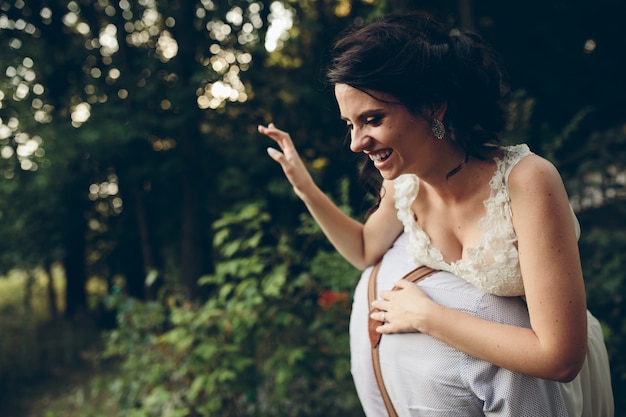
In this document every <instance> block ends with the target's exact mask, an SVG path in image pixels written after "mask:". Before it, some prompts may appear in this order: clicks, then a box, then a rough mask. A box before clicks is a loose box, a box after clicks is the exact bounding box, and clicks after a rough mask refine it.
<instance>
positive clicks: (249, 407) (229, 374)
mask: <svg viewBox="0 0 626 417" xmlns="http://www.w3.org/2000/svg"><path fill="white" fill-rule="evenodd" d="M269 221H270V215H269V214H268V213H266V212H265V211H264V210H263V208H262V206H260V205H257V204H249V205H246V206H245V207H243V208H242V209H241V210H240V211H238V212H236V213H231V214H227V215H225V216H224V217H223V218H222V219H221V220H219V221H218V222H216V223H215V225H214V228H215V239H214V247H215V250H216V252H217V256H216V259H218V261H217V262H216V264H215V265H216V266H215V272H214V273H213V274H211V275H209V276H205V277H203V278H202V279H201V284H202V285H203V286H205V287H206V288H208V289H209V290H210V291H209V293H210V294H212V296H210V297H209V298H208V299H207V300H206V301H205V302H203V303H194V302H192V301H189V300H184V299H180V298H178V297H175V296H171V295H170V296H169V297H166V298H165V299H164V300H163V301H162V302H147V303H140V302H137V301H135V300H132V299H123V298H119V299H117V303H118V304H117V305H118V311H119V314H118V328H117V329H116V330H114V331H112V332H111V333H110V334H109V338H108V343H107V349H106V351H105V357H119V358H121V359H122V372H121V374H120V376H119V377H118V378H117V379H116V380H115V381H114V383H113V384H111V386H110V387H111V388H110V389H111V391H112V393H113V394H115V395H116V396H117V398H118V400H119V403H120V408H121V409H122V414H121V415H124V416H133V417H136V416H142V417H143V416H146V417H147V416H159V417H161V416H163V417H167V416H172V417H173V416H220V417H228V416H237V417H244V416H267V417H270V416H281V417H285V416H299V417H306V416H320V415H323V416H330V417H332V416H350V415H353V416H362V411H361V407H360V404H359V402H358V399H357V397H356V393H355V391H354V388H353V385H352V379H351V376H350V353H349V342H348V320H349V314H350V311H349V310H350V299H351V297H350V296H349V294H350V293H351V290H352V288H353V287H354V284H355V282H356V279H357V278H358V272H357V271H356V270H354V269H352V268H351V267H350V266H348V265H347V264H346V263H345V262H344V261H343V260H342V259H341V258H339V255H337V254H336V253H335V252H334V251H332V250H328V251H325V250H317V251H316V253H317V255H316V256H313V257H312V258H308V259H307V258H304V257H303V256H302V253H304V252H306V251H307V250H306V248H305V247H303V245H304V246H307V245H311V242H317V243H319V231H318V230H316V228H314V227H303V228H302V229H301V230H300V231H299V232H298V233H295V234H294V233H288V232H287V231H282V232H281V231H276V230H274V231H273V232H271V233H269V232H264V230H271V228H269V227H267V225H266V223H268V222H269ZM307 242H308V243H307ZM312 246H316V245H312ZM317 246H319V245H317ZM294 248H297V249H298V250H295V249H294ZM303 249H304V250H303Z"/></svg>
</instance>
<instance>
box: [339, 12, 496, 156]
mask: <svg viewBox="0 0 626 417" xmlns="http://www.w3.org/2000/svg"><path fill="white" fill-rule="evenodd" d="M332 53H333V57H332V61H331V64H330V67H329V68H328V71H327V79H328V81H329V82H330V83H331V84H332V85H336V84H347V85H350V86H352V87H354V88H357V89H360V90H374V91H380V92H383V93H386V94H389V95H391V96H393V97H394V98H395V99H397V100H398V101H399V102H400V103H401V104H403V105H405V106H406V107H407V108H408V109H409V110H410V111H412V112H413V113H415V114H418V115H420V116H422V117H425V118H430V117H431V115H432V113H433V112H434V111H436V110H437V109H439V108H440V106H442V105H443V104H446V105H447V110H446V113H445V116H444V119H443V123H444V125H445V126H446V129H447V132H448V135H449V137H450V139H452V140H454V141H455V143H457V145H458V146H460V147H461V148H462V149H463V150H464V151H465V153H466V155H468V157H469V156H474V157H477V158H482V157H483V156H484V151H485V149H486V148H485V147H486V146H487V145H488V144H494V143H497V142H498V132H500V131H501V130H502V129H503V128H504V126H505V121H506V119H505V114H506V113H505V108H504V104H503V98H504V97H505V95H506V93H508V85H507V82H506V77H505V73H504V71H503V69H502V68H501V66H500V64H499V63H498V60H497V57H496V55H495V53H494V51H493V50H492V48H491V47H490V46H489V45H488V44H487V43H486V42H485V41H484V40H483V39H482V37H480V36H479V35H478V34H476V33H473V32H468V31H459V30H457V29H451V28H449V27H448V26H446V25H444V24H442V23H441V22H438V21H436V20H435V19H433V18H432V17H431V16H430V15H428V14H426V13H411V14H403V15H388V16H385V17H383V18H380V19H378V20H376V21H374V22H373V23H371V24H369V25H367V26H365V27H362V28H360V29H357V30H354V31H352V32H350V33H348V34H346V35H345V36H343V37H342V38H340V39H339V40H338V41H337V42H336V43H335V44H334V47H333V49H332Z"/></svg>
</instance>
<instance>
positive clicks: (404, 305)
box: [371, 280, 437, 334]
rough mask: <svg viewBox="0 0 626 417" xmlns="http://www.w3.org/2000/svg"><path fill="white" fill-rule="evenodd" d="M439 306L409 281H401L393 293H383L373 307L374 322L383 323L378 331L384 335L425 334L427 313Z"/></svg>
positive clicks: (373, 303)
mask: <svg viewBox="0 0 626 417" xmlns="http://www.w3.org/2000/svg"><path fill="white" fill-rule="evenodd" d="M434 305H437V304H436V303H435V302H434V301H433V300H431V299H430V298H429V297H428V296H427V295H426V293H424V291H422V290H421V289H420V288H419V287H418V286H417V285H415V283H413V282H411V281H409V280H400V281H398V282H397V283H396V285H395V289H394V290H393V291H381V293H380V296H379V298H378V299H377V300H374V301H373V302H372V307H374V308H377V309H379V310H381V311H379V312H376V313H372V315H371V317H372V318H373V319H374V320H378V321H381V322H382V321H383V320H384V323H383V325H381V326H379V327H378V328H377V329H376V331H377V332H379V333H383V334H390V333H410V332H423V331H424V326H425V323H426V316H427V311H428V309H429V308H431V307H432V306H434Z"/></svg>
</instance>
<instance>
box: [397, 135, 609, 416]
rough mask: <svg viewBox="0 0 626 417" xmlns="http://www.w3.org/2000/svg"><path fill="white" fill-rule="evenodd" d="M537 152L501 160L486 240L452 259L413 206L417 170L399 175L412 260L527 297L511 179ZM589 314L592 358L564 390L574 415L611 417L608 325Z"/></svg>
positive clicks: (512, 152) (507, 151) (520, 148)
mask: <svg viewBox="0 0 626 417" xmlns="http://www.w3.org/2000/svg"><path fill="white" fill-rule="evenodd" d="M531 154H532V152H531V151H530V149H529V148H528V146H527V145H524V144H522V145H516V146H511V147H506V148H504V152H503V154H502V157H500V158H495V161H496V170H495V173H494V175H493V177H492V178H491V181H490V182H489V185H490V188H491V193H490V196H489V198H488V199H487V200H485V202H484V204H485V208H486V214H485V216H484V217H483V218H482V219H481V220H480V221H479V223H478V227H479V229H480V230H481V232H482V236H481V241H480V244H479V246H478V247H475V248H470V249H468V250H467V256H466V258H465V259H460V260H458V261H455V262H452V263H448V262H446V261H445V260H444V259H443V255H442V254H441V252H440V251H439V250H438V249H437V248H436V247H434V246H433V245H432V244H431V242H430V238H429V237H428V235H427V234H426V233H425V232H424V231H423V230H422V228H421V227H420V226H419V224H418V223H417V221H416V220H415V218H414V214H413V212H412V210H411V204H412V203H413V201H415V198H416V197H417V194H418V192H419V179H418V178H417V177H416V176H415V175H412V174H407V175H402V176H400V177H398V178H397V179H396V180H395V181H394V189H395V205H396V208H397V210H398V218H399V219H400V221H401V222H402V224H403V225H404V230H405V232H406V233H407V234H408V235H409V243H408V253H409V257H410V258H411V261H412V262H413V263H415V264H417V265H421V264H425V265H428V266H430V267H431V268H435V269H439V270H443V271H448V272H451V273H453V274H455V275H458V276H460V277H462V278H463V279H465V280H466V281H468V282H469V283H471V284H473V285H475V286H476V287H478V288H480V289H482V290H484V291H486V292H488V293H490V294H494V295H499V296H506V297H511V296H522V295H524V283H523V280H522V274H521V270H520V265H519V257H518V252H517V246H516V243H517V236H516V234H515V230H514V229H513V223H512V218H511V217H512V213H511V207H510V198H509V192H508V177H509V174H510V172H511V170H512V169H513V168H514V167H515V165H516V164H517V163H518V162H519V161H521V160H522V159H523V158H524V157H526V156H528V155H531ZM572 217H573V219H574V226H575V227H576V229H577V230H576V232H577V235H579V233H580V228H579V225H578V220H577V219H576V216H575V215H574V213H573V211H572ZM587 318H588V326H589V329H588V334H589V343H588V353H587V359H586V361H585V364H584V366H583V369H582V371H581V373H580V374H579V376H578V377H577V378H576V379H575V380H574V381H573V382H571V383H568V384H562V385H563V392H564V396H565V397H567V398H566V402H568V409H570V415H572V416H594V417H597V416H610V415H612V413H613V395H612V390H611V385H610V371H609V364H608V355H607V353H606V347H605V344H604V339H603V335H602V329H601V327H600V324H599V323H598V320H597V319H596V318H595V317H593V316H592V315H591V314H590V313H589V312H587Z"/></svg>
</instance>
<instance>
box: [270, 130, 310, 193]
mask: <svg viewBox="0 0 626 417" xmlns="http://www.w3.org/2000/svg"><path fill="white" fill-rule="evenodd" d="M258 129H259V132H260V133H262V134H264V135H266V136H269V137H270V138H271V139H273V140H274V142H276V143H277V144H278V146H279V147H280V149H281V150H282V152H279V151H278V150H276V149H274V148H271V147H270V148H267V154H268V155H269V156H270V157H271V158H272V159H273V160H274V161H276V162H278V163H279V164H280V166H281V167H282V169H283V172H284V173H285V176H286V177H287V179H288V180H289V182H290V183H291V185H292V186H293V189H294V191H295V192H296V194H297V195H298V197H300V198H303V197H304V196H305V194H306V191H307V190H308V188H310V187H312V186H315V184H314V182H313V178H312V177H311V174H310V173H309V171H308V170H307V169H306V167H305V166H304V163H303V162H302V159H300V155H298V151H297V150H296V147H295V146H294V145H293V141H292V140H291V136H289V133H287V132H285V131H282V130H280V129H277V128H276V126H274V124H273V123H270V124H269V125H267V126H261V125H259V127H258Z"/></svg>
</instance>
